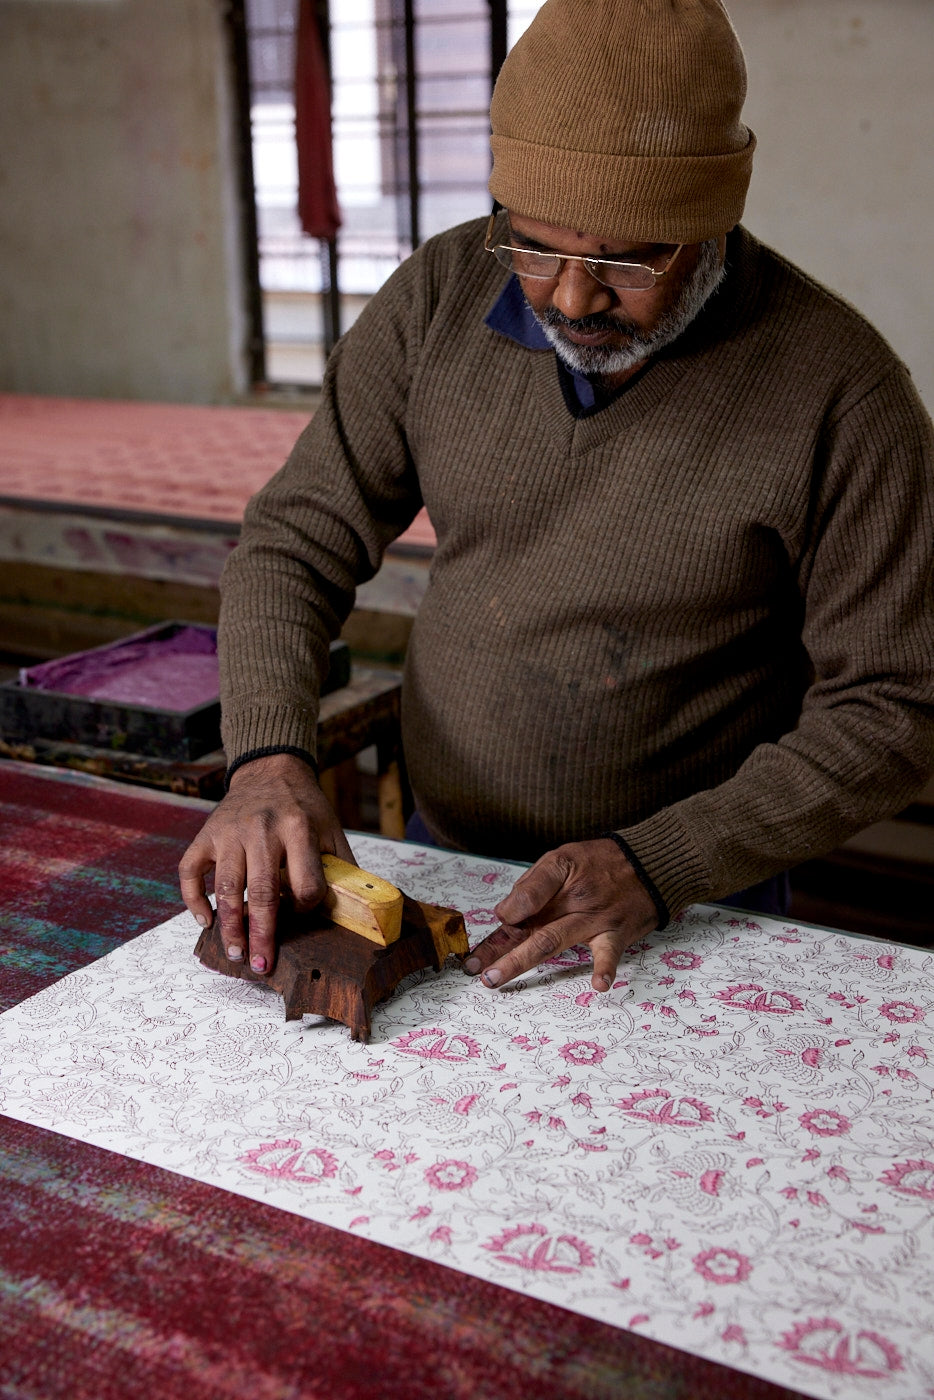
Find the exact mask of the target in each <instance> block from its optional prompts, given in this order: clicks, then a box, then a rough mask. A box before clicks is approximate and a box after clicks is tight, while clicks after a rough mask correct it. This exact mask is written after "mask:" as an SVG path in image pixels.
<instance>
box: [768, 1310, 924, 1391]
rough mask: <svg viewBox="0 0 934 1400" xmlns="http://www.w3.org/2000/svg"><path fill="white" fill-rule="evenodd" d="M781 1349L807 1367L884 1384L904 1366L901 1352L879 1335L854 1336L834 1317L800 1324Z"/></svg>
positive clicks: (876, 1333)
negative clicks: (879, 1381) (869, 1379)
mask: <svg viewBox="0 0 934 1400" xmlns="http://www.w3.org/2000/svg"><path fill="white" fill-rule="evenodd" d="M779 1346H780V1347H784V1348H785V1349H786V1350H787V1351H790V1352H791V1353H792V1354H793V1356H794V1359H795V1360H796V1361H803V1362H804V1364H805V1365H806V1366H819V1367H821V1369H822V1370H824V1371H832V1372H835V1373H836V1374H837V1375H840V1376H869V1377H872V1378H874V1379H878V1380H883V1379H885V1378H886V1377H888V1376H891V1375H892V1374H893V1372H895V1371H900V1370H901V1369H902V1366H903V1362H902V1358H901V1356H900V1355H899V1353H898V1349H897V1348H896V1347H895V1346H893V1345H892V1343H891V1342H890V1341H888V1340H887V1339H886V1338H885V1337H883V1336H881V1335H880V1334H879V1333H878V1332H870V1331H859V1332H856V1333H855V1334H854V1333H853V1332H851V1331H850V1330H848V1329H847V1328H846V1327H845V1326H844V1325H843V1323H842V1322H838V1321H836V1320H835V1319H834V1318H832V1317H823V1318H813V1317H812V1318H809V1319H808V1320H807V1322H799V1323H797V1324H796V1325H795V1326H794V1327H793V1328H792V1329H791V1331H790V1332H786V1333H785V1335H784V1336H783V1337H782V1339H781V1341H780V1342H779Z"/></svg>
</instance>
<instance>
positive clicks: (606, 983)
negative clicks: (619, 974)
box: [593, 977, 610, 992]
mask: <svg viewBox="0 0 934 1400" xmlns="http://www.w3.org/2000/svg"><path fill="white" fill-rule="evenodd" d="M593 980H594V981H595V982H599V983H600V986H599V987H595V988H594V990H595V991H598V992H608V991H609V990H610V979H609V977H595V978H594V979H593Z"/></svg>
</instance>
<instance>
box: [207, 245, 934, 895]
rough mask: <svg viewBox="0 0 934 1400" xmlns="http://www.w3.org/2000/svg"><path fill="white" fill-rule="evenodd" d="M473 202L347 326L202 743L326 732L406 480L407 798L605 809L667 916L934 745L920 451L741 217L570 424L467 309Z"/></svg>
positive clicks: (492, 817) (919, 427)
mask: <svg viewBox="0 0 934 1400" xmlns="http://www.w3.org/2000/svg"><path fill="white" fill-rule="evenodd" d="M482 228H483V225H482V223H480V222H478V223H475V224H470V225H465V226H463V227H461V228H458V229H453V230H451V231H450V232H448V233H445V234H443V235H441V236H440V237H438V238H435V239H433V240H432V241H431V242H429V243H428V244H426V245H425V246H424V247H423V248H421V249H420V250H419V251H418V252H417V253H416V254H415V256H414V257H413V258H411V259H410V260H409V261H408V262H407V263H406V264H404V265H403V266H402V267H401V268H400V269H399V270H398V271H397V272H396V273H395V274H394V276H393V277H392V278H391V279H390V281H389V282H388V283H387V284H386V286H385V287H384V288H383V290H382V291H381V292H380V293H379V294H378V295H377V296H376V297H374V298H373V300H372V301H371V302H370V303H369V304H368V306H367V307H366V309H365V310H364V312H363V314H362V315H361V317H360V319H359V320H358V321H357V323H356V324H355V325H354V327H353V329H352V330H351V331H350V332H349V333H348V334H347V335H346V336H345V337H344V338H343V340H342V341H341V342H340V344H339V346H338V348H337V350H336V351H335V353H334V355H333V357H332V359H331V362H330V364H329V367H328V373H327V379H326V384H325V392H324V401H323V404H322V406H321V408H320V409H319V410H318V412H317V413H316V414H315V416H314V418H313V420H312V422H311V423H310V425H309V426H308V428H307V429H306V430H305V432H304V433H303V434H302V436H301V438H300V439H299V442H298V444H297V445H296V447H295V450H294V452H293V453H292V455H291V457H290V458H289V461H288V462H287V464H286V466H285V467H284V468H283V469H282V471H281V472H279V474H278V475H277V476H276V477H274V478H273V480H272V481H271V482H270V483H269V485H268V486H267V487H266V488H265V489H264V490H263V491H261V492H260V493H259V495H258V496H256V497H255V498H254V499H253V501H252V502H251V503H250V506H249V508H248V511H247V516H246V523H245V527H244V532H243V538H242V542H241V544H240V546H239V548H238V549H237V550H235V552H234V554H233V556H232V557H231V560H230V562H229V564H228V566H227V569H226V571H225V574H224V580H223V608H222V618H221V647H222V703H223V714H224V742H225V745H226V748H227V753H228V757H229V758H230V759H231V761H234V760H236V759H237V757H238V756H240V755H243V754H245V753H248V752H252V751H254V750H257V749H261V748H269V747H282V748H285V747H295V748H298V749H302V750H306V751H309V752H311V753H313V752H314V747H315V718H316V694H317V687H318V677H319V674H320V671H321V669H322V667H323V665H324V664H325V656H326V648H327V643H328V639H329V638H330V637H331V636H333V635H335V634H336V633H337V631H338V630H339V628H340V626H341V622H342V620H343V618H344V617H345V615H346V614H347V612H348V610H349V609H350V607H351V605H352V601H353V596H354V586H355V584H356V583H358V582H360V581H362V580H364V579H366V578H369V577H370V576H371V575H372V574H373V573H374V571H375V570H376V568H377V567H378V565H379V562H380V557H381V554H382V551H383V549H384V547H385V546H386V544H388V543H389V541H391V540H392V539H393V538H394V537H395V536H396V535H398V534H399V533H400V532H401V531H402V530H403V529H404V528H405V527H406V525H407V524H408V523H409V522H410V521H411V519H412V517H413V516H414V514H415V512H416V510H417V509H418V508H419V506H420V505H421V504H422V502H423V501H424V503H425V504H426V505H427V507H428V510H429V513H430V516H431V519H432V521H433V523H434V525H435V528H436V530H437V533H438V548H437V552H436V555H435V559H434V563H433V566H432V571H431V582H430V585H429V589H428V592H427V596H426V598H425V600H424V603H423V605H422V608H421V611H420V613H419V615H418V618H417V620H416V624H415V628H414V631H413V635H412V640H411V643H410V649H409V655H408V660H407V665H406V680H405V689H404V698H403V737H404V744H405V753H406V759H407V762H408V767H409V772H410V775H411V780H412V786H413V790H414V792H415V794H416V798H417V801H418V805H419V809H420V810H421V812H422V814H423V816H424V818H425V820H426V822H427V824H428V825H429V827H430V828H431V829H432V830H433V831H434V832H435V833H436V834H437V835H438V836H439V837H440V839H441V840H442V841H443V842H445V843H446V844H450V845H453V846H459V847H462V848H465V849H470V850H473V851H478V852H484V853H489V854H491V855H496V856H502V857H513V858H517V859H533V858H535V857H537V856H538V855H540V854H541V853H542V852H544V851H545V850H547V849H549V848H550V847H552V846H554V845H556V844H559V843H561V842H563V841H567V840H574V839H582V838H585V837H589V836H593V835H595V834H598V833H600V832H602V831H605V830H608V829H616V830H618V831H620V832H621V833H622V835H623V837H624V838H625V840H626V841H627V842H628V843H629V845H630V847H631V849H632V850H633V851H634V852H635V854H636V855H637V856H638V858H639V859H640V860H641V862H642V864H643V866H644V867H645V869H646V871H647V872H648V874H649V875H650V877H651V878H652V880H653V881H654V882H655V884H656V886H657V888H658V890H659V891H660V892H661V895H662V897H663V899H664V900H665V902H666V904H667V905H668V907H669V909H670V910H671V911H672V912H674V911H676V910H678V909H680V908H681V907H683V906H684V905H685V904H687V903H690V902H692V901H695V900H700V899H714V898H716V897H718V896H723V895H726V894H728V893H730V892H732V891H734V890H737V889H740V888H742V887H744V886H747V885H749V884H752V883H754V882H755V881H758V880H761V879H763V878H765V877H767V876H768V875H771V874H773V873H776V872H778V871H780V870H783V869H785V868H787V867H789V866H791V865H794V864H795V863H796V862H799V861H802V860H804V859H806V858H808V857H811V856H814V855H816V854H818V853H820V852H823V851H825V850H828V849H830V848H831V847H833V846H835V845H837V844H838V843H839V842H840V841H841V840H843V839H844V838H845V837H847V836H849V835H850V834H851V833H853V832H855V831H857V830H858V829H860V828H861V827H863V826H865V825H867V824H868V823H869V822H872V821H875V820H877V819H880V818H882V817H884V816H886V815H887V814H889V813H891V812H892V811H895V810H897V809H898V808H899V807H900V806H901V805H903V804H904V803H905V802H906V801H907V800H908V798H909V797H910V796H911V794H912V793H913V792H914V791H915V790H916V789H917V788H918V787H919V786H920V785H921V783H922V782H923V781H924V780H925V778H926V776H927V774H928V773H929V772H930V770H931V768H932V767H934V606H932V587H934V580H932V545H934V465H932V464H934V445H932V431H931V424H930V421H929V419H928V417H927V415H926V414H925V412H924V410H923V408H922V406H921V404H920V402H919V400H918V397H917V395H916V393H915V391H914V389H913V387H912V384H911V380H910V377H909V375H908V373H907V371H906V370H905V368H904V367H903V366H902V365H901V364H900V363H899V361H898V360H897V359H896V358H895V357H894V355H893V354H892V352H891V350H890V349H889V348H888V346H887V345H886V344H885V342H884V341H883V340H882V339H881V337H880V336H879V335H878V334H877V333H876V332H875V331H874V330H873V329H872V328H871V327H870V326H868V325H867V324H866V322H865V321H864V320H863V319H862V318H861V317H860V316H859V315H858V314H857V313H856V312H855V311H853V310H852V309H851V308H850V307H848V306H847V305H845V304H844V303H843V302H841V301H840V300H839V299H837V298H836V297H834V296H832V295H831V294H830V293H828V292H827V291H825V290H824V289H823V288H821V287H820V286H818V285H817V284H815V283H814V282H813V281H811V280H810V279H809V278H807V277H806V276H804V275H803V274H802V273H800V272H799V271H797V270H796V269H795V268H793V267H791V266H790V265H789V264H788V263H786V262H784V261H783V260H782V259H781V258H779V257H778V256H777V255H776V254H774V253H772V252H770V251H769V250H767V249H765V248H764V247H762V245H760V244H759V243H757V242H756V240H755V239H753V238H752V237H751V236H750V235H749V234H747V233H745V232H744V231H742V230H740V231H738V232H736V233H734V235H733V236H732V237H731V239H730V243H729V250H728V276H727V279H726V281H725V283H724V284H723V286H722V287H721V289H720V290H719V291H718V292H717V294H716V295H715V296H714V298H713V299H712V301H711V302H710V303H709V304H708V306H707V308H705V310H704V312H702V313H701V315H700V317H699V318H698V319H697V320H696V321H695V323H694V324H693V326H692V327H691V328H690V329H689V330H688V332H687V333H686V334H685V335H684V336H683V337H682V338H681V340H679V341H678V342H677V343H676V345H675V346H673V347H671V349H670V350H669V351H668V352H666V353H664V354H663V355H662V356H661V357H660V358H659V359H658V360H656V361H655V362H653V363H652V364H651V365H650V367H649V368H648V369H647V370H646V371H645V372H644V373H643V374H642V375H641V376H639V377H638V378H636V379H635V380H633V381H631V382H630V383H629V385H628V386H627V388H626V389H625V391H624V392H623V393H622V394H621V395H620V396H619V397H618V398H616V399H615V400H614V401H613V402H612V403H611V404H610V405H609V406H608V407H605V408H603V409H602V410H601V411H600V412H598V413H595V414H593V415H591V416H589V417H584V418H574V417H573V416H572V415H571V413H570V412H569V410H568V408H567V407H566V405H565V401H564V398H563V396H562V392H561V388H560V385H559V380H558V374H557V368H556V363H555V358H554V354H553V353H552V352H551V351H544V352H537V351H533V350H529V349H527V348H525V347H523V346H521V345H517V344H515V343H513V342H512V341H510V340H508V339H506V338H505V337H503V336H500V335H497V334H496V333H495V332H493V331H492V330H490V329H489V328H488V327H487V326H486V325H485V324H484V316H485V314H486V312H487V311H488V309H489V308H490V306H491V305H492V304H493V302H494V301H495V300H496V297H497V295H498V293H499V292H500V290H501V288H502V286H503V282H504V279H505V277H506V275H507V274H505V273H504V271H503V269H502V268H500V267H499V265H498V264H497V263H496V262H495V261H494V260H493V259H492V258H490V257H489V256H488V255H487V254H485V253H484V252H483V251H482Z"/></svg>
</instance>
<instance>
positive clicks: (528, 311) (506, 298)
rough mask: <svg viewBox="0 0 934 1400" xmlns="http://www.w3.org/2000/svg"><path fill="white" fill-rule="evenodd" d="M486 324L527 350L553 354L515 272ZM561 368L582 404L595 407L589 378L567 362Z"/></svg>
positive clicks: (588, 407)
mask: <svg viewBox="0 0 934 1400" xmlns="http://www.w3.org/2000/svg"><path fill="white" fill-rule="evenodd" d="M486 324H487V325H488V326H489V328H490V330H491V331H496V333H497V335H504V336H506V338H507V339H508V340H513V341H515V343H516V344H517V345H523V346H525V348H526V350H550V351H551V352H552V354H554V351H553V349H552V347H551V345H549V343H548V338H547V336H546V335H545V332H544V331H543V330H542V328H541V326H540V325H539V324H538V322H537V321H536V319H535V315H534V313H533V311H532V308H531V307H530V306H529V303H528V302H527V301H526V299H525V297H524V296H523V294H522V288H521V287H520V285H519V279H518V278H517V277H515V276H512V277H510V279H509V281H508V282H507V283H506V285H505V287H504V288H503V290H502V292H501V293H500V295H499V297H498V298H497V300H496V303H495V305H494V306H493V309H492V310H491V311H490V313H489V315H488V316H487V318H486ZM560 368H561V369H563V370H564V375H565V383H567V382H568V381H570V384H571V386H573V390H574V395H575V397H576V399H577V402H578V403H579V405H580V407H581V408H582V409H585V410H586V409H592V408H594V407H595V405H596V403H597V395H596V393H595V392H594V386H593V384H592V383H591V382H590V380H589V379H586V378H585V377H584V375H582V374H577V373H576V372H575V371H574V370H570V369H568V368H567V367H566V366H560Z"/></svg>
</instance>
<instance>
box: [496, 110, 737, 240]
mask: <svg viewBox="0 0 934 1400" xmlns="http://www.w3.org/2000/svg"><path fill="white" fill-rule="evenodd" d="M747 134H748V137H749V139H748V141H747V143H746V145H745V146H744V147H743V148H742V149H741V150H738V151H732V152H728V153H727V154H725V155H712V156H703V155H698V156H670V155H664V156H631V155H614V154H612V153H609V154H608V153H605V152H600V151H568V150H561V149H559V148H556V147H553V146H540V145H536V144H535V143H534V142H531V141H522V140H517V139H515V138H513V137H509V136H502V135H494V136H493V138H492V143H491V144H492V147H493V173H492V175H491V176H490V185H489V188H490V193H491V194H492V196H493V198H494V199H495V200H497V201H498V202H499V203H500V204H502V205H503V207H504V208H505V209H508V210H511V211H512V213H514V214H521V215H523V216H524V217H525V218H527V219H536V220H539V221H540V222H541V223H546V224H554V225H555V226H556V227H558V228H568V229H575V230H580V231H581V232H583V233H589V234H592V235H594V236H602V237H604V238H612V239H617V240H620V241H622V240H625V239H633V240H634V241H637V242H640V243H701V242H703V241H704V240H706V239H708V238H719V237H720V236H721V234H724V233H728V232H729V231H730V229H731V228H733V226H734V225H735V224H737V223H739V220H740V219H741V218H742V213H743V207H744V205H745V202H746V190H747V188H748V186H749V180H750V176H751V174H752V157H753V152H754V151H755V148H756V138H755V136H754V134H753V133H752V132H751V131H749V130H748V128H747Z"/></svg>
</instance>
